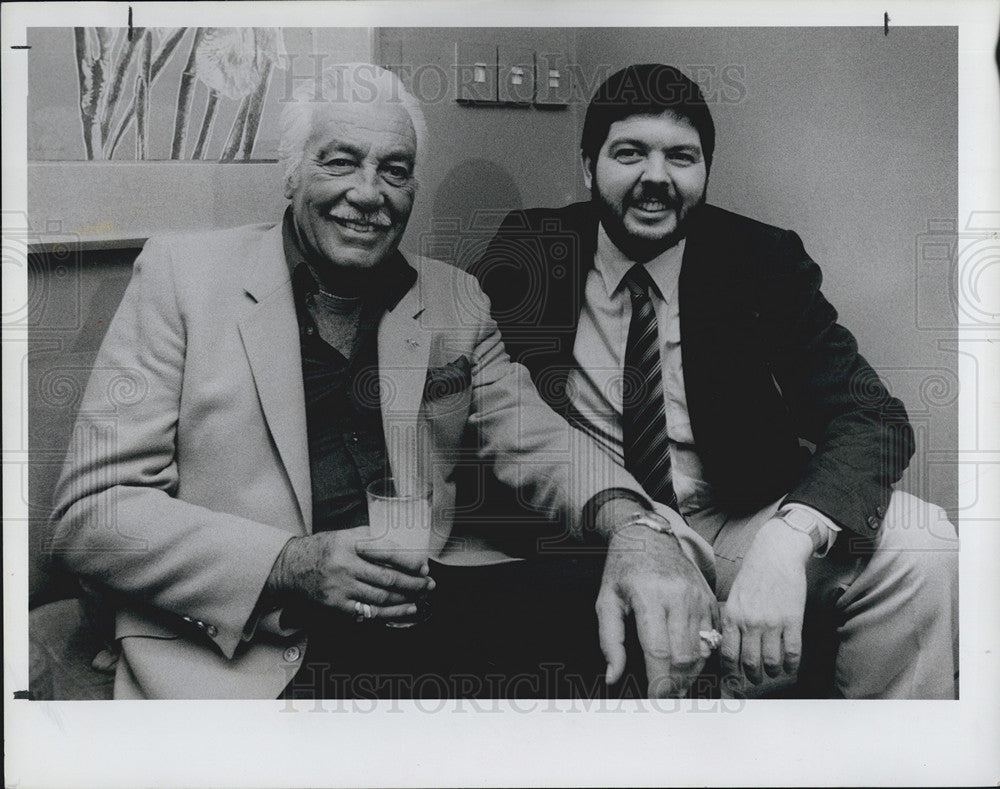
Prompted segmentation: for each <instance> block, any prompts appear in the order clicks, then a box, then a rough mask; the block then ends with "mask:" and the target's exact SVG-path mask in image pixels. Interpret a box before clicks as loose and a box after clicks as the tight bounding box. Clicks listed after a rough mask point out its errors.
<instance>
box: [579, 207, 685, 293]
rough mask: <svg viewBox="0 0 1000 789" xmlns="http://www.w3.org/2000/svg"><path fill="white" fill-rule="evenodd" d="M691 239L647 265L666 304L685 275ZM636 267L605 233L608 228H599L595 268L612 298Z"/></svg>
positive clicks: (681, 242) (674, 246) (647, 269)
mask: <svg viewBox="0 0 1000 789" xmlns="http://www.w3.org/2000/svg"><path fill="white" fill-rule="evenodd" d="M686 240H687V239H684V238H682V239H681V240H680V241H678V242H677V243H676V244H674V245H673V246H672V247H670V248H669V249H666V250H664V251H663V252H661V253H660V254H659V255H657V256H656V257H655V258H653V259H652V260H650V261H649V262H648V263H646V271H648V272H649V276H650V277H652V279H653V284H654V285H655V286H656V289H657V290H658V291H659V293H658V295H659V297H660V298H661V299H663V300H664V301H667V300H669V299H670V298H671V297H672V296H673V294H674V292H675V291H676V290H677V282H678V280H679V278H680V273H681V260H682V259H683V257H684V245H685V242H686ZM634 265H635V261H634V260H629V258H628V257H626V255H625V253H624V252H622V251H621V250H620V249H619V248H618V247H616V246H615V244H614V242H613V241H612V240H611V239H610V238H609V237H608V234H607V232H606V231H605V230H604V225H603V224H602V225H598V228H597V251H596V253H595V254H594V267H595V268H596V269H597V271H598V273H599V274H600V275H601V280H602V281H603V282H604V287H605V289H606V290H607V292H608V298H611V297H612V296H614V295H615V292H616V291H617V290H618V289H619V288H621V287H622V279H623V278H624V277H625V275H626V274H627V273H628V270H629V269H630V268H632V266H634Z"/></svg>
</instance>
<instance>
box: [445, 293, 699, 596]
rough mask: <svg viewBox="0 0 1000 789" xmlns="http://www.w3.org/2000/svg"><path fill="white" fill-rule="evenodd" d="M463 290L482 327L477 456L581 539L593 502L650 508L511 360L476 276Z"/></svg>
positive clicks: (476, 384) (683, 537)
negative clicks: (625, 501)
mask: <svg viewBox="0 0 1000 789" xmlns="http://www.w3.org/2000/svg"><path fill="white" fill-rule="evenodd" d="M463 292H464V293H465V294H467V295H468V302H467V303H468V305H469V308H470V309H469V312H471V313H472V314H473V315H475V317H476V321H477V323H478V326H479V330H478V333H477V336H476V339H475V351H474V359H473V369H472V386H473V410H472V414H471V416H470V423H471V424H472V425H473V426H474V427H475V429H476V431H477V434H478V436H479V445H478V452H479V455H480V457H481V458H485V459H487V460H489V461H490V462H491V463H492V466H493V470H494V474H495V475H496V477H497V479H499V480H500V481H501V482H503V483H504V484H505V485H507V486H509V487H511V488H513V489H515V490H517V491H518V496H519V500H520V502H521V503H522V504H524V505H526V506H528V507H530V508H532V509H534V510H536V511H539V512H542V513H544V514H545V515H547V516H548V517H550V518H561V519H563V520H564V522H565V523H566V525H567V528H568V529H569V531H570V533H571V534H572V535H573V536H574V537H577V538H580V537H582V536H584V534H583V532H584V530H586V529H589V528H591V527H592V525H593V524H592V523H591V522H590V519H591V517H592V516H593V515H594V514H596V509H597V507H595V506H594V503H595V502H600V501H602V500H605V497H607V496H609V495H625V496H628V497H630V498H633V499H636V500H639V501H641V502H642V503H643V504H644V506H646V507H648V508H652V504H651V502H650V500H649V498H648V496H647V495H646V494H645V492H644V491H643V489H642V486H641V485H640V484H639V483H638V482H637V481H636V480H635V479H634V478H633V477H632V476H631V475H630V474H629V473H628V472H627V471H626V470H625V469H624V468H622V467H621V466H619V465H618V464H617V463H616V462H615V461H614V460H613V459H612V457H611V456H610V455H609V454H607V453H606V452H605V451H604V450H602V449H601V448H600V446H599V445H598V444H597V443H596V442H595V441H593V440H592V439H591V438H590V437H589V436H587V435H586V434H585V433H584V432H583V431H581V430H577V429H575V428H573V427H571V426H570V425H569V424H568V423H567V422H566V421H565V420H564V419H563V418H562V417H560V416H559V415H558V414H557V413H555V411H553V410H552V409H551V408H550V407H549V406H548V405H547V404H546V403H545V401H544V400H543V399H542V398H541V396H540V395H539V394H538V391H537V390H536V389H535V386H534V384H533V383H532V381H531V376H530V375H529V374H528V371H527V369H526V368H525V367H524V366H523V365H520V364H517V363H515V362H512V361H511V360H510V358H509V357H508V355H507V352H506V351H505V349H504V344H503V340H502V339H501V336H500V331H499V329H498V328H497V325H496V323H495V322H494V321H493V318H492V317H491V314H490V302H489V299H488V298H487V297H486V295H485V294H484V293H483V292H482V290H480V288H479V286H478V284H476V282H475V280H474V279H473V278H472V277H469V284H468V286H467V287H466V288H465V289H464V290H463ZM675 533H676V535H677V538H678V540H679V541H680V544H681V546H682V548H683V550H684V551H685V553H686V554H687V555H688V558H690V559H691V560H692V561H693V562H694V563H695V565H696V566H697V567H699V569H700V570H701V571H702V573H703V574H704V575H705V576H706V577H708V578H709V579H713V580H714V573H715V570H714V556H713V553H712V549H711V547H710V546H708V544H707V543H705V542H704V540H702V539H701V538H700V537H699V536H698V535H697V534H696V533H695V532H694V531H693V530H691V529H689V528H687V527H686V526H685V525H684V524H678V525H677V526H676V527H675Z"/></svg>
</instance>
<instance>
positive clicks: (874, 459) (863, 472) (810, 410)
mask: <svg viewBox="0 0 1000 789" xmlns="http://www.w3.org/2000/svg"><path fill="white" fill-rule="evenodd" d="M778 245H779V246H778V249H777V251H776V252H775V254H774V255H773V257H772V259H771V262H772V263H773V266H769V270H770V271H771V274H770V275H769V278H768V280H767V282H766V283H765V288H764V294H763V299H764V302H765V304H766V305H767V306H766V307H765V310H766V314H767V315H769V318H768V320H767V324H766V325H767V330H768V333H769V336H768V337H767V338H766V345H767V347H768V348H770V349H771V356H770V358H769V360H768V361H769V363H770V364H771V366H772V372H773V375H774V379H775V382H776V383H777V385H778V387H779V388H780V390H781V394H782V397H783V399H784V401H785V403H786V404H787V406H788V408H789V410H790V412H791V415H792V418H793V420H794V422H795V424H796V426H797V428H798V430H799V435H800V436H801V437H803V438H805V439H806V440H807V441H809V442H811V443H812V444H814V445H815V452H814V454H813V455H812V458H811V459H810V461H809V462H808V464H807V465H806V467H805V470H804V472H803V473H802V475H801V477H800V478H799V481H798V483H797V484H796V485H795V486H794V487H793V489H792V490H791V492H790V493H789V495H788V497H787V499H786V500H787V501H789V502H800V503H802V504H807V505H809V506H811V507H814V508H815V509H817V510H819V511H820V512H822V513H823V514H825V515H827V516H828V517H830V518H831V519H832V520H833V521H834V522H836V523H837V524H839V525H840V526H843V527H846V528H848V529H850V530H852V531H854V532H856V533H858V534H861V535H863V536H865V537H872V536H874V534H875V533H876V531H877V530H878V528H879V526H880V525H881V521H882V519H883V518H884V516H885V512H886V509H887V507H888V504H889V497H890V495H891V494H892V485H893V484H894V483H895V482H897V481H898V480H899V478H900V477H901V476H902V473H903V471H904V470H905V469H906V466H907V464H908V463H909V460H910V458H911V456H912V455H913V452H914V438H913V430H912V428H911V427H910V424H909V421H908V418H907V415H906V409H905V408H904V407H903V404H902V402H900V401H899V400H898V399H896V398H895V397H892V396H891V395H890V394H889V391H888V390H887V388H886V386H885V384H884V383H883V382H882V380H881V379H880V378H879V376H878V374H877V373H876V372H875V371H874V370H873V369H872V368H871V366H870V365H869V364H868V362H866V361H865V359H864V358H863V357H862V356H861V355H860V354H859V353H858V346H857V342H856V341H855V339H854V337H853V335H852V334H851V333H850V332H849V331H848V330H847V329H845V328H844V327H843V326H841V325H840V324H839V323H837V311H836V310H835V309H834V308H833V306H831V304H830V303H829V302H828V301H827V300H826V299H825V298H824V296H823V294H822V293H821V292H820V284H821V282H822V274H821V272H820V269H819V267H818V266H817V265H816V264H815V263H814V262H813V261H812V260H811V259H810V258H809V256H808V255H807V254H806V252H805V250H804V248H803V246H802V242H801V240H800V239H799V237H798V236H797V235H796V234H795V233H792V232H786V233H784V234H783V236H782V237H781V238H780V240H779V242H778Z"/></svg>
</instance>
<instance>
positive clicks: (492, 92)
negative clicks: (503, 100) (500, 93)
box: [455, 42, 497, 102]
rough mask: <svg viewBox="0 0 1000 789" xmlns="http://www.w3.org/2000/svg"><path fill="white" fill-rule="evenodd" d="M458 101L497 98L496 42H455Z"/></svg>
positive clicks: (492, 100) (456, 96)
mask: <svg viewBox="0 0 1000 789" xmlns="http://www.w3.org/2000/svg"><path fill="white" fill-rule="evenodd" d="M455 84H456V86H457V91H456V94H455V99H456V100H457V101H475V102H495V101H496V100H497V48H496V46H495V45H494V44H476V43H474V42H462V43H458V44H455Z"/></svg>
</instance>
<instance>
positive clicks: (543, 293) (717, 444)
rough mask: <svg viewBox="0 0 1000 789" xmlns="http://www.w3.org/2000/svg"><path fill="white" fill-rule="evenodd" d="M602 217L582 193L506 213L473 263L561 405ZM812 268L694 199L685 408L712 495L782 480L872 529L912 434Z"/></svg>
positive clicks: (684, 324)
mask: <svg viewBox="0 0 1000 789" xmlns="http://www.w3.org/2000/svg"><path fill="white" fill-rule="evenodd" d="M597 225H598V222H597V217H596V214H595V213H594V211H593V209H592V207H591V204H590V203H577V204H574V205H570V206H567V207H565V208H562V209H557V210H551V209H536V210H528V211H515V212H513V213H511V214H509V215H508V216H507V217H506V218H505V220H504V221H503V223H502V224H501V226H500V229H499V230H498V232H497V234H496V236H495V237H494V239H493V240H492V242H491V243H490V245H489V247H488V248H487V251H486V252H485V254H484V255H483V256H482V257H481V258H480V259H479V260H478V262H477V263H475V264H474V265H473V267H472V273H474V274H475V275H476V276H477V277H478V278H479V279H480V282H481V283H482V286H483V289H484V290H485V291H486V293H487V295H488V296H489V297H490V299H491V300H492V309H493V314H494V317H495V318H496V320H497V322H498V323H499V325H500V327H501V330H502V332H503V335H504V341H505V344H506V346H507V350H508V352H509V353H510V354H511V356H512V357H513V358H514V359H515V360H517V361H520V362H522V363H523V364H524V365H525V366H527V367H528V369H529V370H530V371H531V375H532V377H533V379H534V381H535V384H536V386H537V387H538V389H539V391H540V392H541V394H542V396H543V397H544V398H545V399H546V400H547V401H548V402H549V404H550V405H552V406H553V407H554V408H555V409H556V410H557V411H559V412H561V413H563V414H565V413H566V407H567V405H568V402H567V398H566V389H565V387H566V375H567V373H568V372H569V370H570V368H571V366H572V364H573V360H572V352H573V343H574V338H575V336H576V325H577V320H578V318H579V314H580V310H581V306H582V304H583V298H584V286H585V283H586V279H587V273H588V272H589V270H590V269H591V267H592V266H593V265H594V251H595V248H596V243H597ZM821 279H822V275H821V273H820V270H819V267H818V266H817V265H816V264H815V263H814V262H813V261H812V260H810V259H809V256H808V255H807V254H806V253H805V250H804V249H803V247H802V242H801V241H800V239H799V237H798V236H797V235H796V234H795V233H793V232H790V231H786V230H781V229H779V228H776V227H771V226H769V225H765V224H762V223H760V222H756V221H754V220H752V219H748V218H746V217H743V216H739V215H737V214H733V213H731V212H729V211H724V210H722V209H720V208H716V207H714V206H705V207H704V209H703V210H702V211H701V212H700V213H699V215H698V216H697V217H696V218H695V219H694V220H693V224H692V227H691V229H690V232H689V234H688V237H687V244H686V247H685V251H684V258H683V262H682V267H681V276H680V285H679V288H680V291H679V298H680V321H681V354H682V360H683V365H684V383H685V390H686V396H687V404H688V411H689V413H690V418H691V426H692V430H693V432H694V439H695V443H696V445H697V447H698V452H699V455H700V457H701V460H702V463H703V466H704V470H705V475H706V477H707V479H708V481H709V482H711V483H712V484H713V486H714V487H715V489H716V491H717V492H718V495H719V497H720V500H721V501H722V502H724V503H726V504H727V505H728V506H731V507H732V508H733V509H734V510H737V511H738V510H748V509H750V508H753V507H756V506H760V505H761V504H763V503H766V502H770V501H773V500H775V499H777V498H779V497H780V496H782V495H784V494H786V493H788V494H789V500H790V501H798V502H802V503H804V504H808V505H810V506H812V507H815V508H816V509H818V510H819V511H821V512H823V513H825V514H826V515H828V516H829V517H831V518H832V519H833V520H834V521H835V522H836V523H838V524H839V525H841V526H843V527H846V528H848V529H851V530H852V531H854V532H857V533H858V534H861V535H864V536H866V537H871V536H873V535H874V533H875V531H876V530H877V529H878V528H879V526H880V525H881V521H882V518H883V517H884V515H885V509H886V507H887V506H888V500H889V496H890V493H891V486H892V484H893V483H894V482H896V481H897V480H898V479H899V477H900V476H901V474H902V472H903V470H904V469H905V468H906V465H907V463H908V462H909V459H910V457H911V456H912V454H913V431H912V429H911V428H910V425H909V422H908V420H907V416H906V411H905V409H904V408H903V404H902V403H901V402H900V401H899V400H897V399H895V398H893V397H891V396H890V395H889V393H888V391H887V390H886V388H885V386H884V385H883V383H882V381H881V380H880V379H879V377H878V375H877V374H876V373H875V371H874V370H872V368H871V367H870V366H869V365H868V363H867V362H866V361H865V360H864V359H863V358H862V357H861V355H860V354H859V353H858V350H857V343H856V342H855V340H854V337H853V336H852V335H851V333H850V332H849V331H847V329H845V328H844V327H843V326H841V325H839V324H838V323H837V312H836V310H835V309H834V308H833V307H832V306H831V305H830V303H829V302H827V300H826V299H825V298H824V297H823V294H822V293H821V292H820V282H821ZM804 444H808V445H811V446H812V447H814V448H815V449H814V451H812V452H811V451H810V448H807V447H806V446H804Z"/></svg>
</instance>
